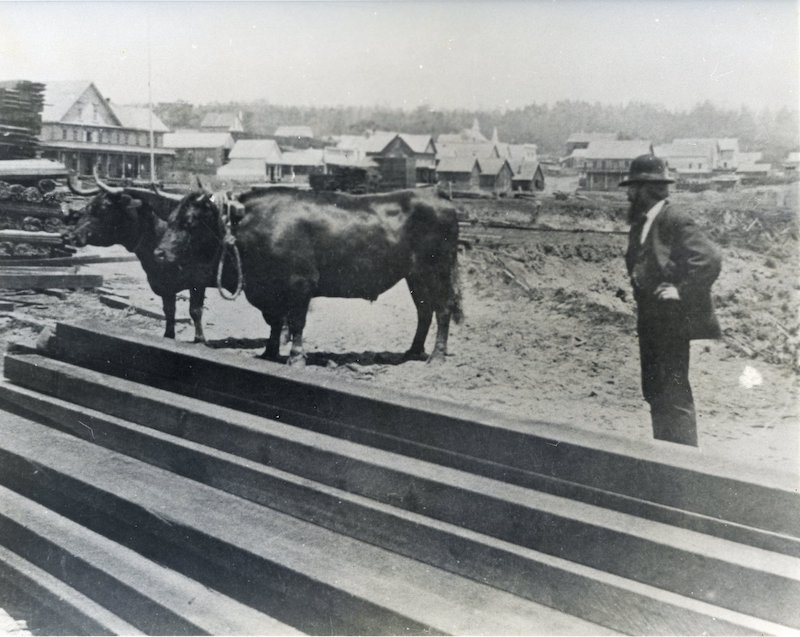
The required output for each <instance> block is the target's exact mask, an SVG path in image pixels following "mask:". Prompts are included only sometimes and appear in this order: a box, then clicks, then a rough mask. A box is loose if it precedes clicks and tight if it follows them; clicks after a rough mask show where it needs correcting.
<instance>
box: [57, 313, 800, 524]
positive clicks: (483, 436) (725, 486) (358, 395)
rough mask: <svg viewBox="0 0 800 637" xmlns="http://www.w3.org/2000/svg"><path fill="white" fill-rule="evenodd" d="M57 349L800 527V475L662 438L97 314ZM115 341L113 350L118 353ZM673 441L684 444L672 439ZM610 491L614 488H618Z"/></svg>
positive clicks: (192, 386) (449, 459)
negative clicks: (556, 421) (310, 371)
mask: <svg viewBox="0 0 800 637" xmlns="http://www.w3.org/2000/svg"><path fill="white" fill-rule="evenodd" d="M56 335H57V338H56V342H57V350H58V355H59V356H60V357H63V358H64V360H68V361H72V362H75V363H78V364H81V365H85V366H87V367H91V368H93V369H96V370H98V371H102V372H105V373H110V374H115V375H118V376H121V377H124V378H130V379H133V380H137V381H139V382H144V383H147V384H152V385H154V386H157V387H162V388H167V389H171V390H179V391H182V392H185V393H187V395H192V396H195V397H199V398H203V399H204V400H208V401H211V402H216V403H217V404H221V405H225V406H228V407H234V408H236V409H238V410H242V411H247V412H250V413H254V414H256V415H264V416H267V417H276V416H277V417H280V418H281V419H282V421H283V422H290V423H292V424H295V425H297V426H302V427H306V428H310V429H312V430H315V431H319V432H322V433H329V434H335V435H338V436H341V437H344V438H347V439H350V440H354V441H358V442H362V443H368V444H370V445H374V446H379V447H380V448H383V449H385V450H389V451H395V452H400V453H406V454H410V455H414V456H416V457H418V458H421V459H425V460H428V461H433V462H438V463H443V464H445V465H448V466H451V467H455V468H459V469H464V470H469V471H472V472H477V473H481V474H482V475H486V476H489V477H494V478H499V479H502V480H506V481H509V482H513V483H516V484H520V485H529V486H535V488H537V489H546V488H548V487H547V485H548V484H549V485H550V487H549V488H552V489H554V491H553V492H554V493H556V494H559V495H569V496H570V497H575V498H579V499H584V500H585V501H587V502H590V503H593V504H599V505H602V506H608V507H614V508H617V509H618V510H622V511H631V512H635V513H636V514H637V515H639V514H642V513H641V509H642V506H643V503H645V504H646V503H653V504H655V505H658V506H657V508H655V509H652V511H651V512H650V513H649V514H648V515H662V516H665V517H662V518H656V519H661V520H662V521H665V522H668V523H671V524H676V523H678V522H677V521H676V520H675V519H674V517H672V515H671V512H672V511H681V512H692V513H694V514H697V516H698V517H696V518H695V519H696V521H697V522H698V523H701V522H702V523H703V525H704V526H699V527H693V528H696V530H701V531H703V532H711V529H714V528H715V529H716V530H715V531H714V532H718V533H721V534H723V535H722V536H723V537H724V533H725V532H726V529H729V528H733V526H732V525H744V526H747V527H751V528H755V529H763V530H764V531H767V532H770V533H777V534H786V535H789V536H793V537H797V535H798V529H800V495H798V493H797V491H796V483H797V478H796V476H795V477H792V476H788V477H787V476H783V475H771V474H769V472H768V471H756V470H754V469H752V468H747V467H743V466H742V467H740V466H736V467H730V466H727V465H724V464H723V463H721V462H720V461H718V460H715V459H714V458H711V457H705V456H702V455H701V454H700V453H699V452H697V451H696V450H683V449H672V448H671V449H670V454H669V455H668V456H667V455H665V454H663V453H661V452H660V450H659V449H658V448H653V446H648V445H644V444H641V445H637V444H633V443H628V442H627V441H626V442H625V444H624V445H622V444H620V441H619V440H617V439H614V438H608V437H604V436H601V435H593V434H590V433H587V432H585V431H582V430H578V429H575V430H569V429H568V428H566V427H563V426H560V425H559V426H553V425H548V424H547V423H544V422H541V421H535V422H530V421H521V420H515V419H511V418H507V417H503V416H500V415H498V414H493V413H490V412H482V411H480V410H472V409H469V408H467V407H464V406H461V405H456V404H453V403H446V402H443V401H437V400H433V399H430V398H427V397H420V396H412V395H404V394H399V393H394V394H391V395H388V394H387V393H386V392H385V390H380V389H378V388H374V387H370V386H367V385H364V384H356V383H345V382H342V381H336V380H334V379H326V380H325V382H324V384H321V383H320V382H319V381H315V380H313V379H310V378H309V377H308V376H307V375H304V374H302V373H301V372H297V371H296V370H292V369H290V368H287V367H286V366H284V365H277V364H271V363H268V362H265V361H261V360H252V361H251V360H243V359H242V358H241V357H236V356H234V355H231V354H226V353H225V352H218V351H211V350H209V349H207V348H204V347H199V346H192V345H190V344H185V343H179V342H173V341H171V340H168V339H155V338H153V337H150V336H145V335H138V334H135V333H131V332H127V333H124V332H122V331H120V330H115V329H113V328H110V327H108V326H101V325H100V324H98V323H97V322H93V321H86V322H75V323H59V324H58V326H57V328H56ZM111 352H113V356H110V355H109V353H111ZM673 447H675V445H673ZM609 494H616V497H610V496H609Z"/></svg>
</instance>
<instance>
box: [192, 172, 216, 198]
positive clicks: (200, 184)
mask: <svg viewBox="0 0 800 637" xmlns="http://www.w3.org/2000/svg"><path fill="white" fill-rule="evenodd" d="M194 178H195V181H197V187H198V188H199V189H200V192H202V193H203V194H205V195H210V194H212V192H211V191H210V190H209V189H208V188H206V187H205V186H204V185H203V182H202V181H201V180H200V175H195V176H194Z"/></svg>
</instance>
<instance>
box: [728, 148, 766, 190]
mask: <svg viewBox="0 0 800 637" xmlns="http://www.w3.org/2000/svg"><path fill="white" fill-rule="evenodd" d="M771 174H772V164H770V163H768V162H762V161H761V153H760V152H754V153H742V157H741V158H740V162H739V166H738V167H737V168H736V176H737V177H739V182H740V183H741V184H743V185H746V184H754V183H763V182H764V181H765V180H767V179H768V178H769V177H770V175H771Z"/></svg>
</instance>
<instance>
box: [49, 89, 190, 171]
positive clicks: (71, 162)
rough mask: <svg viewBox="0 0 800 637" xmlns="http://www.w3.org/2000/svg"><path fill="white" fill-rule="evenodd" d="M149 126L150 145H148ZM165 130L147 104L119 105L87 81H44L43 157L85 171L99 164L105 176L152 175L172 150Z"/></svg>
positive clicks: (160, 168)
mask: <svg viewBox="0 0 800 637" xmlns="http://www.w3.org/2000/svg"><path fill="white" fill-rule="evenodd" d="M151 130H152V138H153V139H152V147H151V139H150V138H151ZM167 132H169V129H168V128H167V127H166V126H165V125H164V123H163V122H162V121H161V120H160V119H159V118H158V117H157V116H156V115H155V114H154V113H151V112H150V111H149V110H148V109H146V108H141V107H130V106H120V105H115V104H112V102H111V101H110V100H108V99H106V98H105V97H104V96H103V95H102V94H101V93H100V91H99V90H98V89H97V87H96V86H95V85H94V83H92V82H89V81H74V82H48V83H47V84H46V85H45V93H44V108H43V111H42V131H41V133H40V135H39V141H40V143H41V148H42V156H43V157H45V158H49V159H54V160H57V161H59V162H61V163H62V164H64V165H65V166H66V167H67V168H68V169H70V170H74V171H76V172H77V173H78V174H80V175H89V174H91V173H92V169H93V167H94V165H95V163H98V162H99V163H100V166H101V168H102V170H103V172H104V173H105V174H106V175H107V176H109V177H116V178H129V179H151V178H153V176H152V175H151V174H150V159H151V155H152V157H153V159H154V164H155V170H156V174H155V176H154V177H155V178H156V179H157V178H159V175H161V174H162V173H163V168H164V162H165V160H166V159H167V158H170V157H172V156H173V155H174V151H172V150H170V149H167V148H164V135H165V134H166V133H167Z"/></svg>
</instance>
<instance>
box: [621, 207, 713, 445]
mask: <svg viewBox="0 0 800 637" xmlns="http://www.w3.org/2000/svg"><path fill="white" fill-rule="evenodd" d="M643 222H644V219H642V220H641V221H640V222H637V223H634V224H633V225H632V226H631V230H630V234H629V237H628V251H627V253H626V255H625V263H626V265H627V268H628V274H629V275H630V277H631V283H632V285H633V291H634V297H635V299H636V303H637V307H638V320H637V329H638V333H639V352H640V356H641V368H642V393H643V395H644V399H645V400H646V401H647V402H648V403H650V410H651V414H652V421H653V435H654V437H655V438H659V439H662V440H669V441H672V442H680V443H683V444H689V445H695V446H696V445H697V426H696V422H695V412H694V400H693V398H692V390H691V387H690V386H689V341H690V340H691V339H701V338H719V337H720V327H719V323H718V322H717V318H716V315H715V313H714V305H713V303H712V300H711V285H712V283H714V281H715V280H716V278H717V276H719V273H720V268H721V263H722V260H721V258H720V254H719V251H718V249H717V248H716V247H715V246H714V244H713V243H711V242H710V241H709V240H708V239H707V238H706V236H705V235H704V234H703V232H702V231H701V230H700V229H699V228H698V227H697V225H696V224H695V223H694V220H693V219H692V218H691V217H690V216H689V215H688V214H687V213H685V212H684V211H682V210H680V209H678V208H676V207H674V206H672V205H671V204H670V203H669V202H668V201H667V202H666V203H665V205H664V207H663V208H662V209H661V212H660V213H659V214H658V216H656V218H655V220H654V221H653V224H652V226H651V227H650V230H649V232H648V234H647V237H646V239H645V242H644V244H641V243H640V237H641V233H642V227H643ZM662 283H668V284H672V285H674V286H675V287H676V288H677V290H678V293H679V295H680V300H679V301H678V300H661V299H659V298H658V297H657V295H656V288H657V287H658V286H659V285H660V284H662Z"/></svg>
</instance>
